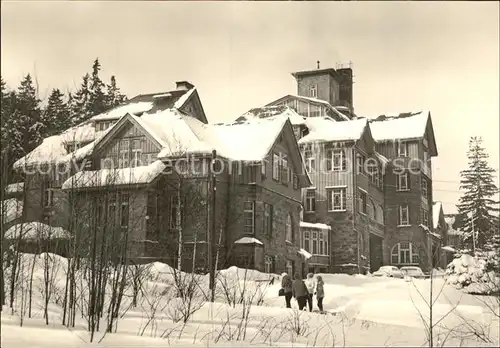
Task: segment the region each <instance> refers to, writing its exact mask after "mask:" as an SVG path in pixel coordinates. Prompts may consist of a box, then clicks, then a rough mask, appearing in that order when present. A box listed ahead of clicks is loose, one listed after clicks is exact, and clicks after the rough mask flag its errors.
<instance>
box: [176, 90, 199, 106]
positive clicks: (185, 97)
mask: <svg viewBox="0 0 500 348" xmlns="http://www.w3.org/2000/svg"><path fill="white" fill-rule="evenodd" d="M195 91H196V88H195V87H193V88H191V89H189V90H188V91H187V92H186V93H184V94H183V95H181V97H180V98H179V99H177V100H176V102H175V103H174V108H177V109H180V108H182V107H183V106H184V104H186V102H187V101H188V99H189V97H191V95H193V93H194V92H195Z"/></svg>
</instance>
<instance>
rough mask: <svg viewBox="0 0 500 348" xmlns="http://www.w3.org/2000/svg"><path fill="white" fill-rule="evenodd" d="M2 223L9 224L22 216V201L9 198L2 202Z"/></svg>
mask: <svg viewBox="0 0 500 348" xmlns="http://www.w3.org/2000/svg"><path fill="white" fill-rule="evenodd" d="M1 209H2V221H1V223H9V222H11V221H12V220H15V219H18V218H20V217H21V216H22V215H23V201H22V200H18V199H16V198H9V199H5V200H3V201H2V206H1Z"/></svg>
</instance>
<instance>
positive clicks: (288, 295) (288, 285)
mask: <svg viewBox="0 0 500 348" xmlns="http://www.w3.org/2000/svg"><path fill="white" fill-rule="evenodd" d="M281 277H282V278H281V288H282V289H283V292H284V294H285V304H286V308H292V304H291V303H290V302H291V300H292V279H290V276H289V275H288V274H287V273H286V272H285V273H283V274H282V275H281Z"/></svg>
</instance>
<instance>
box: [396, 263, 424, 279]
mask: <svg viewBox="0 0 500 348" xmlns="http://www.w3.org/2000/svg"><path fill="white" fill-rule="evenodd" d="M401 272H402V273H403V274H404V279H405V280H406V281H410V280H411V278H417V279H423V278H425V274H424V272H423V271H422V269H421V268H420V267H417V266H404V267H401Z"/></svg>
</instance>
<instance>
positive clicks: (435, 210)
mask: <svg viewBox="0 0 500 348" xmlns="http://www.w3.org/2000/svg"><path fill="white" fill-rule="evenodd" d="M442 209H443V204H442V203H441V202H434V204H433V205H432V225H433V227H434V229H437V228H438V226H439V214H440V212H441V211H442Z"/></svg>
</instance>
